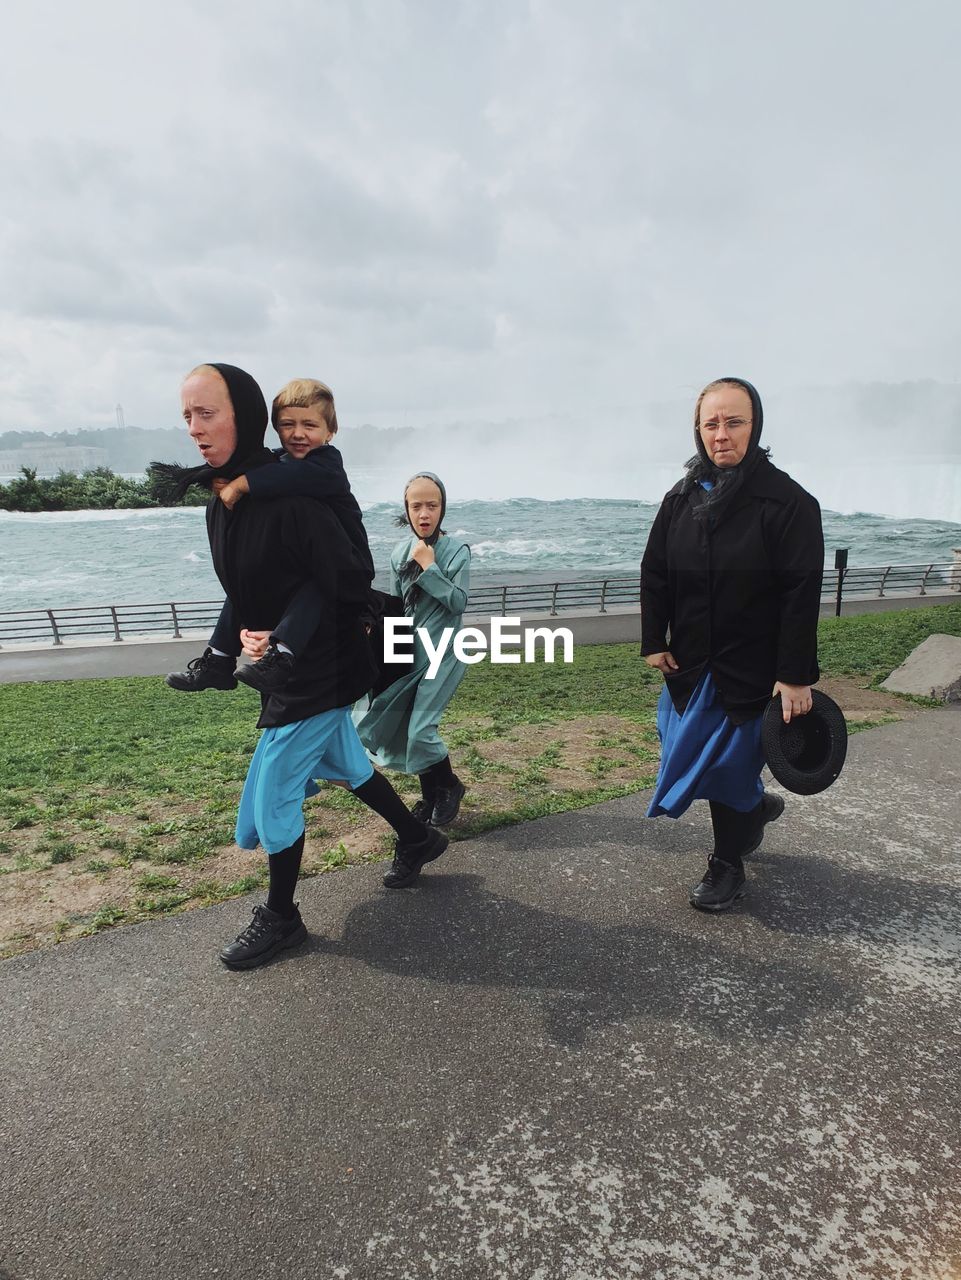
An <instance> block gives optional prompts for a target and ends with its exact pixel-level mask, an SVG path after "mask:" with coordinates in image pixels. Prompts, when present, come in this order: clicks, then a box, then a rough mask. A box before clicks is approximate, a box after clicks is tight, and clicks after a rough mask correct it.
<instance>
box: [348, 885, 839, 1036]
mask: <svg viewBox="0 0 961 1280" xmlns="http://www.w3.org/2000/svg"><path fill="white" fill-rule="evenodd" d="M483 884H484V881H483V878H482V877H480V876H476V875H437V874H435V875H431V876H427V877H425V878H424V879H423V880H422V881H421V882H420V883H419V885H418V889H417V891H416V892H414V893H396V892H395V893H386V894H384V895H383V896H379V897H376V898H372V899H370V900H369V901H367V902H365V903H363V904H362V905H360V906H358V907H355V908H354V909H353V910H352V911H351V912H350V914H349V915H348V917H347V919H346V921H345V924H344V931H343V938H342V940H341V941H340V942H331V943H328V944H326V945H325V947H324V949H325V950H326V951H328V952H329V953H332V954H338V955H343V956H346V957H348V958H351V959H354V960H359V961H361V962H362V963H364V964H367V965H370V966H371V967H373V968H375V969H379V970H384V971H387V972H388V973H392V974H395V975H396V976H397V977H398V978H400V979H410V978H416V979H419V980H429V981H433V982H443V983H448V984H456V985H462V986H465V987H477V986H482V987H491V988H499V989H516V990H526V991H529V992H531V993H532V994H533V998H534V999H535V1000H537V1001H538V1002H540V1001H542V1000H543V1002H544V1003H545V1005H546V1009H545V1015H546V1030H547V1032H548V1034H549V1035H550V1037H551V1038H553V1039H555V1040H557V1041H560V1042H562V1043H564V1044H567V1045H579V1044H581V1043H583V1041H584V1039H585V1036H586V1035H587V1034H588V1033H589V1032H591V1031H596V1030H599V1029H601V1028H603V1027H605V1026H607V1025H611V1024H614V1023H618V1022H621V1021H623V1020H625V1019H632V1018H645V1017H646V1018H659V1019H662V1020H664V1021H667V1022H671V1023H677V1024H679V1026H680V1027H681V1028H684V1027H687V1028H689V1029H690V1030H691V1031H692V1032H696V1034H698V1035H704V1034H710V1035H713V1036H715V1037H717V1038H718V1039H719V1040H727V1041H739V1040H744V1039H751V1040H762V1039H766V1038H770V1037H773V1036H775V1035H783V1034H785V1033H788V1034H794V1035H797V1034H800V1033H801V1031H802V1029H803V1027H804V1024H805V1023H806V1022H807V1021H808V1020H809V1019H810V1018H812V1017H813V1016H815V1015H816V1014H819V1013H820V1012H822V1011H823V1010H824V1009H825V1008H828V1007H830V1006H832V1005H835V1004H838V1003H841V1002H844V1001H846V1000H850V998H851V995H850V983H845V982H842V980H841V979H840V978H839V977H838V975H837V974H835V973H829V972H825V971H824V970H823V969H820V968H817V969H816V968H812V967H810V966H808V965H805V964H798V963H796V962H792V961H785V960H784V959H783V958H782V959H780V960H779V961H778V963H777V964H771V963H767V962H765V961H761V960H757V959H755V958H753V957H750V956H746V955H744V954H743V953H738V952H737V951H735V950H733V949H730V948H728V947H726V946H725V938H724V937H722V936H721V935H720V934H719V935H718V936H717V941H716V942H715V941H713V940H711V939H705V938H699V937H690V936H685V935H684V934H682V933H679V932H675V931H672V930H671V929H669V928H662V927H659V926H655V925H651V924H647V923H645V924H638V925H616V926H613V927H604V926H601V925H597V924H593V923H589V922H587V921H584V920H579V919H575V918H573V917H571V916H566V915H562V914H558V913H556V912H552V911H544V910H541V909H540V908H537V907H532V906H530V905H527V904H524V903H521V902H517V901H515V900H513V899H510V898H506V897H503V896H500V895H498V894H494V893H490V892H488V891H487V890H486V889H485V888H484V887H483ZM706 978H708V979H709V980H707V981H706V980H705V979H706Z"/></svg>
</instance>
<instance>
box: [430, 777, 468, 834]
mask: <svg viewBox="0 0 961 1280" xmlns="http://www.w3.org/2000/svg"><path fill="white" fill-rule="evenodd" d="M466 791H467V788H466V787H465V786H464V784H463V782H461V780H460V778H455V779H454V785H453V786H452V787H438V788H437V794H436V795H435V796H434V812H433V813H432V814H431V818H430V820H431V823H432V824H433V825H434V826H435V827H447V826H450V824H451V823H452V822H453V821H454V819H455V818H456V817H457V813H458V810H459V809H460V802H461V801H462V800H463V798H464V795H465V793H466Z"/></svg>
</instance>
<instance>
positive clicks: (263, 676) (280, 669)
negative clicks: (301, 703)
mask: <svg viewBox="0 0 961 1280" xmlns="http://www.w3.org/2000/svg"><path fill="white" fill-rule="evenodd" d="M293 674H294V657H293V654H291V653H284V651H283V650H282V649H278V648H277V646H276V645H273V644H272V645H269V646H268V649H267V652H266V653H265V654H264V656H263V657H262V658H261V659H260V661H259V662H248V663H247V665H246V666H245V667H238V668H237V670H236V671H235V672H234V675H235V676H236V678H237V679H238V680H242V681H243V682H244V684H249V685H250V687H251V689H257V690H259V692H260V693H276V692H277V691H278V690H279V689H282V688H283V687H284V685H285V684H286V683H287V681H288V680H289V679H290V677H291V676H292V675H293Z"/></svg>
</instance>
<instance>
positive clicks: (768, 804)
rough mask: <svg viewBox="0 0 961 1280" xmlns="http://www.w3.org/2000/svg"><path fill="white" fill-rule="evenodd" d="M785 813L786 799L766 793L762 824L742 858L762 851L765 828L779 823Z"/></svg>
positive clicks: (769, 792)
mask: <svg viewBox="0 0 961 1280" xmlns="http://www.w3.org/2000/svg"><path fill="white" fill-rule="evenodd" d="M783 812H784V797H783V796H779V795H776V794H775V793H774V792H773V791H765V793H764V795H763V796H761V822H760V825H759V827H758V830H757V835H756V836H755V838H754V841H753V842H752V843H751V844H749V845H748V847H747V848H746V849H745V850H744V851H743V853H742V854H741V857H742V858H746V857H747V855H748V854H749V853H754V851H755V850H756V849H760V847H761V841H762V840H763V839H764V828H765V827H766V826H767V824H768V823H769V822H777V820H778V818H780V816H781V814H782V813H783Z"/></svg>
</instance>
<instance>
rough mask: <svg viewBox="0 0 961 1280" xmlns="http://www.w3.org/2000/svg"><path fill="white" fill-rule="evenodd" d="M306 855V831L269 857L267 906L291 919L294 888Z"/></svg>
mask: <svg viewBox="0 0 961 1280" xmlns="http://www.w3.org/2000/svg"><path fill="white" fill-rule="evenodd" d="M303 856H304V832H301V834H300V837H299V839H297V840H295V841H294V843H293V844H292V845H289V846H288V847H287V848H286V849H281V851H280V853H272V854H270V855H269V856H268V858H267V867H268V869H269V871H270V888H269V889H268V891H267V907H268V909H269V910H271V911H276V912H277V914H278V915H281V916H283V917H284V919H285V920H289V919H290V918H291V916H292V915H293V914H294V889H295V888H296V887H297V877H298V876H299V875H300V860H301V858H302V857H303Z"/></svg>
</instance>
